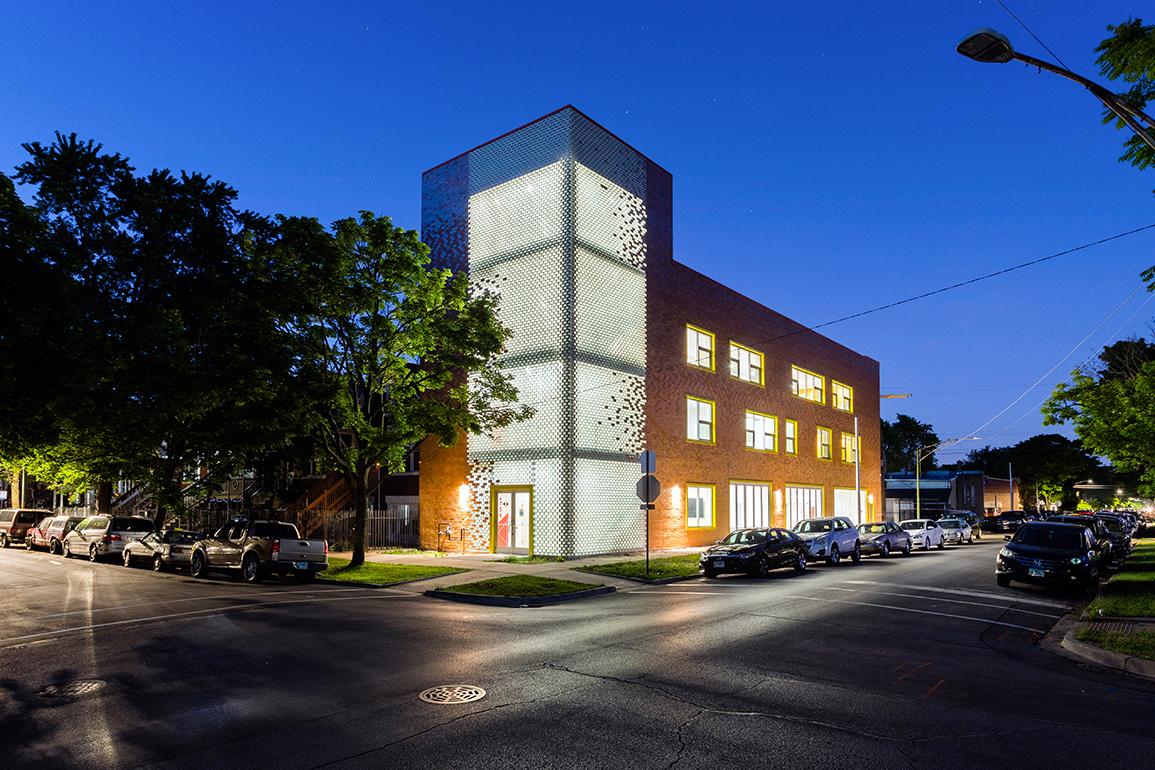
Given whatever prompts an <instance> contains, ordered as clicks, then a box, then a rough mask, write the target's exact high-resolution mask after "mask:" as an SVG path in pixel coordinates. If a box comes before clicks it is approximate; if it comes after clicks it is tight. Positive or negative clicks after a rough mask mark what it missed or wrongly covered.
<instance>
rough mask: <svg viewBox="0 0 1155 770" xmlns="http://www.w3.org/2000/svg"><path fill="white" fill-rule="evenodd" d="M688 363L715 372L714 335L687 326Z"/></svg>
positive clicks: (695, 327)
mask: <svg viewBox="0 0 1155 770" xmlns="http://www.w3.org/2000/svg"><path fill="white" fill-rule="evenodd" d="M686 363H687V364H689V365H690V366H696V367H698V368H699V369H709V370H710V371H711V372H712V371H714V335H713V334H711V333H710V332H708V331H706V330H705V329H699V328H698V327H697V326H690V325H689V324H686Z"/></svg>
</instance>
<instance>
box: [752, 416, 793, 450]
mask: <svg viewBox="0 0 1155 770" xmlns="http://www.w3.org/2000/svg"><path fill="white" fill-rule="evenodd" d="M746 414H756V415H758V416H759V417H765V418H766V419H768V420H773V421H774V448H773V449H759V448H757V447H752V446H750V445H749V444H747V445H746V448H747V449H748V450H750V451H751V452H765V453H767V454H777V453H778V422H779V421H778V415H776V414H766V413H765V412H758V411H755V410H753V409H747V410H746ZM743 419H745V415H743ZM745 432H746V426H744V425H743V426H742V433H743V434H745ZM795 443H797V442H795Z"/></svg>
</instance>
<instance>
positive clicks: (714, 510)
mask: <svg viewBox="0 0 1155 770" xmlns="http://www.w3.org/2000/svg"><path fill="white" fill-rule="evenodd" d="M706 487H709V489H710V525H709V526H690V489H691V488H694V489H702V488H706ZM685 505H686V529H714V527H716V526H718V485H717V484H707V483H705V482H700V481H687V482H686V499H685Z"/></svg>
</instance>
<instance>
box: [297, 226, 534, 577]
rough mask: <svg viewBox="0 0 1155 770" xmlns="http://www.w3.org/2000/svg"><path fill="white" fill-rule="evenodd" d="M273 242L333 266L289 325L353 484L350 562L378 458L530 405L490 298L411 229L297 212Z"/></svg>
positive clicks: (390, 465) (391, 458)
mask: <svg viewBox="0 0 1155 770" xmlns="http://www.w3.org/2000/svg"><path fill="white" fill-rule="evenodd" d="M282 248H286V249H292V250H294V251H313V252H315V253H318V254H323V255H325V257H324V259H323V260H322V261H323V262H324V263H326V264H328V265H329V266H330V267H331V271H330V273H329V274H328V278H327V281H328V282H329V283H327V284H326V286H327V288H326V289H325V290H324V292H323V297H321V301H320V307H319V308H318V310H317V312H316V313H315V314H314V315H311V316H302V317H300V318H298V319H297V320H296V321H295V322H294V325H293V328H294V331H295V333H296V335H297V341H298V346H299V350H301V351H302V358H303V367H304V370H305V371H307V372H309V374H310V381H311V382H312V383H313V387H314V400H313V407H314V425H315V426H316V429H317V431H318V437H319V439H320V442H321V444H322V445H323V447H324V452H325V456H326V458H327V459H328V462H329V463H330V465H331V466H332V467H333V468H334V469H336V470H337V471H339V472H340V473H341V474H342V475H343V476H344V478H345V481H346V483H347V484H348V486H349V489H350V490H351V492H352V495H353V505H354V511H355V525H354V531H353V558H352V564H353V565H357V564H361V563H362V562H363V561H364V558H365V521H366V514H367V504H368V503H367V497H368V485H369V476H370V473H371V472H372V471H373V469H374V467H375V466H377V465H380V466H382V467H383V468H384V469H385V470H386V471H387V472H394V471H399V470H401V469H402V467H403V464H404V460H405V455H406V453H407V452H408V451H409V450H410V448H411V447H412V446H413V445H414V444H416V443H417V442H419V441H421V440H422V439H424V438H426V437H427V436H435V437H437V438H438V439H439V440H440V441H441V442H442V443H444V444H452V443H453V442H455V441H456V440H457V438H458V436H459V434H460V433H461V432H463V431H468V432H472V433H480V432H484V431H489V430H492V429H494V428H497V427H500V426H503V425H508V424H510V423H511V422H513V421H515V420H518V419H522V418H524V417H527V416H529V414H530V413H531V411H530V410H529V409H528V408H527V407H524V406H518V405H517V404H516V398H517V391H516V390H515V389H514V387H513V386H512V384H511V382H510V380H509V378H508V376H507V375H505V374H504V373H503V372H502V371H501V369H500V368H499V367H498V366H497V356H498V355H499V354H500V353H501V352H502V349H503V347H504V344H505V341H506V339H507V338H508V336H509V331H508V330H507V329H506V328H505V327H504V326H502V325H501V323H500V322H499V321H498V319H497V316H496V313H495V303H496V299H495V297H494V296H492V295H491V294H488V293H472V292H471V291H470V288H469V284H468V281H467V279H466V277H465V275H464V274H458V275H452V274H451V273H450V272H449V271H448V270H439V269H434V268H432V267H431V265H430V258H429V249H428V247H426V246H425V245H424V244H423V243H421V241H420V240H419V239H418V237H417V234H416V233H415V232H413V231H411V230H404V229H402V228H398V227H394V226H393V223H392V222H391V221H390V219H389V218H388V217H383V216H376V215H374V214H372V213H370V212H362V213H361V215H360V216H359V217H357V218H348V219H342V220H340V221H338V222H336V223H334V224H333V226H332V228H331V229H324V228H322V227H321V226H320V225H319V224H317V223H316V222H315V221H314V222H312V223H311V224H310V222H309V221H305V220H301V221H298V222H296V223H295V233H294V234H293V235H292V236H291V237H286V238H285V239H283V241H282Z"/></svg>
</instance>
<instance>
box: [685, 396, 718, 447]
mask: <svg viewBox="0 0 1155 770" xmlns="http://www.w3.org/2000/svg"><path fill="white" fill-rule="evenodd" d="M686 440H687V441H700V442H702V443H705V444H713V443H714V402H713V401H708V400H706V399H704V398H694V397H693V396H686Z"/></svg>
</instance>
